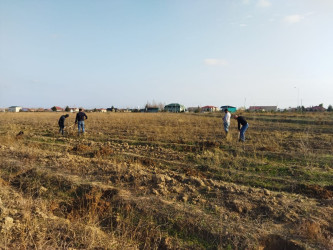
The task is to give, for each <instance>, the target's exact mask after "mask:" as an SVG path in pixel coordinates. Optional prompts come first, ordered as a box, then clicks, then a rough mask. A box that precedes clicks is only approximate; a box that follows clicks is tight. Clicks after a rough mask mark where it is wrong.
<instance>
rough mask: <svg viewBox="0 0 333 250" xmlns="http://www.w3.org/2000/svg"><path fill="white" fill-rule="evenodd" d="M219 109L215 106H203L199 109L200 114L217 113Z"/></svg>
mask: <svg viewBox="0 0 333 250" xmlns="http://www.w3.org/2000/svg"><path fill="white" fill-rule="evenodd" d="M218 110H219V108H218V107H215V106H204V107H201V112H216V111H218Z"/></svg>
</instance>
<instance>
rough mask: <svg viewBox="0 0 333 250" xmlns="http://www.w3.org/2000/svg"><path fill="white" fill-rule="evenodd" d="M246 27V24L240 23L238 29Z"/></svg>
mask: <svg viewBox="0 0 333 250" xmlns="http://www.w3.org/2000/svg"><path fill="white" fill-rule="evenodd" d="M246 26H247V24H246V23H241V24H240V25H239V27H242V28H243V27H246Z"/></svg>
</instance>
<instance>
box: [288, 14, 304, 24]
mask: <svg viewBox="0 0 333 250" xmlns="http://www.w3.org/2000/svg"><path fill="white" fill-rule="evenodd" d="M303 18H304V16H302V15H290V16H286V17H285V18H284V19H283V21H284V22H286V23H290V24H293V23H298V22H300V21H301V20H302V19H303Z"/></svg>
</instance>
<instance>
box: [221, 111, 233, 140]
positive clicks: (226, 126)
mask: <svg viewBox="0 0 333 250" xmlns="http://www.w3.org/2000/svg"><path fill="white" fill-rule="evenodd" d="M224 113H225V114H224V117H223V126H224V131H225V132H226V134H227V135H228V132H229V126H230V117H231V114H230V112H229V111H228V109H225V110H224Z"/></svg>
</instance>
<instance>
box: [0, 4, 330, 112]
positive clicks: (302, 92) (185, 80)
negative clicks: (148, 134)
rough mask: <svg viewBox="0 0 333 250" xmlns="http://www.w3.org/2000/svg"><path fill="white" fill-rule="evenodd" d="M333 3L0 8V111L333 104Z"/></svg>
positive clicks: (28, 6)
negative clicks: (21, 108) (12, 108)
mask: <svg viewBox="0 0 333 250" xmlns="http://www.w3.org/2000/svg"><path fill="white" fill-rule="evenodd" d="M332 13H333V1H331V0H279V1H277V0H274V1H273V0H164V1H163V0H145V1H143V0H142V1H138V0H131V1H130V0H114V1H112V0H108V1H106V0H96V1H93V0H89V1H88V0H75V1H74V0H57V1H51V0H49V1H47V0H46V1H45V0H43V1H42V0H36V1H34V0H30V1H28V0H26V1H21V0H20V1H18V0H0V107H8V106H12V105H18V106H24V107H47V108H48V107H52V106H54V105H57V106H67V105H68V106H76V107H85V108H94V107H96V108H100V107H105V108H106V107H110V106H112V105H113V106H116V107H123V108H126V107H130V108H132V107H138V106H140V107H142V106H144V104H145V103H146V102H147V101H148V102H153V101H155V102H158V103H159V102H161V103H164V104H168V103H171V102H179V103H181V104H184V105H185V106H187V107H189V106H198V105H200V106H204V105H214V106H221V105H233V106H237V107H239V106H244V105H245V106H246V107H248V106H252V105H278V107H280V108H287V107H294V106H296V105H300V104H301V103H302V104H303V105H304V106H312V105H318V104H319V103H324V106H325V107H327V106H328V105H329V104H332V105H333V32H332V27H333V15H332Z"/></svg>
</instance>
